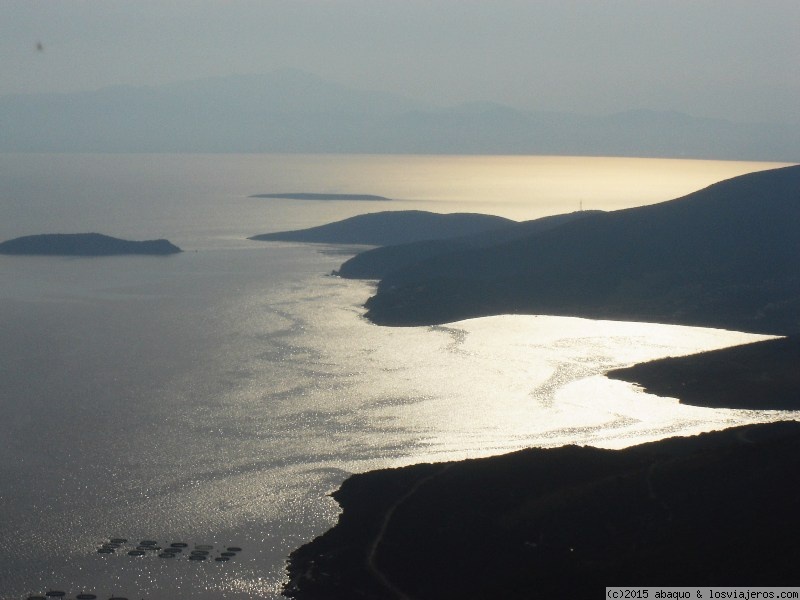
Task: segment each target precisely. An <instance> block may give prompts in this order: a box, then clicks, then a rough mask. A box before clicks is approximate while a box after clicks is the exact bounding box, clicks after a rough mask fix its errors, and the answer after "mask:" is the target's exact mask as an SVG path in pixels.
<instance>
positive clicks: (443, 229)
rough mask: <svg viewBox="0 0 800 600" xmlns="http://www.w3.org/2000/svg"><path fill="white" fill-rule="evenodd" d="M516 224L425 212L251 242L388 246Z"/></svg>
mask: <svg viewBox="0 0 800 600" xmlns="http://www.w3.org/2000/svg"><path fill="white" fill-rule="evenodd" d="M514 223H516V222H515V221H512V220H510V219H504V218H503V217H495V216H491V215H480V214H473V213H453V214H439V213H431V212H426V211H422V210H397V211H384V212H377V213H369V214H366V215H358V216H356V217H350V218H349V219H344V220H342V221H337V222H335V223H329V224H327V225H320V226H319V227H311V228H309V229H301V230H297V231H280V232H276V233H264V234H261V235H254V236H253V237H251V238H249V239H251V240H260V241H286V242H312V243H321V244H365V245H369V246H388V245H391V244H406V243H409V242H418V241H421V240H433V239H445V238H454V237H459V236H464V235H472V234H476V233H481V232H487V231H491V230H494V229H500V228H502V227H507V226H509V225H511V224H514Z"/></svg>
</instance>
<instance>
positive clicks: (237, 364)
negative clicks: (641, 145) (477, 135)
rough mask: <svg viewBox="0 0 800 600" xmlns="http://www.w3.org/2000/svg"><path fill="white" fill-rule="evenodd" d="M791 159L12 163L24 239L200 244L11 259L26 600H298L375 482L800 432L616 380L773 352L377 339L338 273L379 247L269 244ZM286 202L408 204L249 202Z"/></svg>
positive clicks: (270, 158)
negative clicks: (643, 365)
mask: <svg viewBox="0 0 800 600" xmlns="http://www.w3.org/2000/svg"><path fill="white" fill-rule="evenodd" d="M778 166H783V165H779V164H775V163H745V162H723V161H719V162H717V161H699V160H664V159H629V158H600V157H553V156H416V155H397V156H394V155H374V156H373V155H269V154H263V155H260V154H253V155H231V154H226V155H179V154H175V155H170V154H164V155H153V154H96V155H92V154H47V155H37V154H0V240H5V239H10V238H14V237H18V236H22V235H31V234H38V233H80V232H99V233H104V234H107V235H113V236H117V237H122V238H126V239H136V240H141V239H155V238H167V239H169V240H170V241H172V242H173V243H175V244H177V245H178V246H180V247H181V248H182V249H183V252H182V253H180V254H176V255H172V256H166V257H153V256H145V257H136V256H119V257H82V258H75V257H23V256H0V598H2V599H3V600H6V599H14V600H16V599H20V600H21V599H26V598H29V597H36V596H45V594H47V592H51V596H50V597H58V596H53V595H52V592H59V591H60V592H64V594H65V596H64V597H68V598H80V597H83V598H88V597H91V596H90V595H91V594H94V595H96V596H97V597H98V598H103V599H107V598H110V597H112V596H113V597H117V598H129V599H131V600H133V599H146V600H157V599H164V598H178V599H182V598H199V599H208V600H211V599H231V600H232V599H245V598H247V599H250V598H267V599H275V598H279V597H280V592H281V589H282V587H283V585H284V583H285V581H286V573H285V565H286V559H287V557H288V555H289V553H290V552H291V551H292V550H294V549H295V548H297V547H299V546H301V545H302V544H303V543H305V542H307V541H309V540H311V539H313V538H314V537H315V536H318V535H320V534H322V533H323V532H325V531H326V530H327V529H329V528H330V527H332V526H333V525H334V524H335V523H336V520H337V518H338V515H339V508H338V506H337V504H336V503H335V502H334V501H333V500H332V499H331V498H330V497H329V494H330V493H331V492H332V491H334V490H335V489H336V488H337V487H338V486H339V485H340V484H341V483H342V481H343V480H344V479H346V478H347V477H348V476H349V475H351V474H353V473H360V472H364V471H368V470H373V469H383V468H394V467H400V466H403V465H409V464H414V463H420V462H438V461H450V460H461V459H467V458H475V457H483V456H489V455H495V454H500V453H505V452H510V451H514V450H517V449H521V448H525V447H531V446H539V447H556V446H561V445H564V444H579V445H593V446H598V447H603V448H623V447H626V446H630V445H633V444H639V443H642V442H646V441H652V440H657V439H661V438H664V437H668V436H674V435H694V434H697V433H700V432H703V431H709V430H716V429H722V428H726V427H730V426H734V425H739V424H744V423H756V422H766V421H775V420H780V419H795V418H797V416H798V415H797V413H793V412H780V411H742V410H715V409H705V408H697V407H691V406H685V405H681V404H680V403H679V402H678V401H677V400H676V399H674V398H663V397H657V396H653V395H649V394H646V393H644V392H643V391H642V390H641V389H639V388H637V386H635V385H632V384H628V383H624V382H621V381H611V380H608V379H606V378H605V377H604V375H603V374H604V372H606V371H607V370H609V369H612V368H615V367H620V366H625V365H631V364H634V363H637V362H641V361H646V360H651V359H655V358H659V357H665V356H677V355H686V354H691V353H695V352H699V351H703V350H709V349H714V348H722V347H727V346H733V345H737V344H743V343H747V342H751V341H755V340H759V339H764V338H765V337H766V336H759V335H753V334H746V333H741V332H735V331H725V330H719V329H706V328H697V327H680V326H672V325H661V324H652V323H629V322H614V321H595V320H586V319H577V318H562V317H554V316H547V315H530V316H510V315H509V316H495V317H487V318H479V319H470V320H466V321H460V322H456V323H448V324H444V325H441V326H436V327H404V328H387V327H379V326H375V325H372V324H370V323H369V322H368V321H367V320H365V319H364V316H363V315H364V309H363V303H364V302H365V301H366V299H367V298H368V297H369V296H370V295H371V294H372V293H373V290H374V282H369V281H351V280H344V279H340V278H338V277H336V276H333V275H332V274H331V273H332V271H334V270H335V269H337V268H338V266H339V265H340V264H341V263H342V262H343V261H344V260H346V259H347V258H348V257H349V256H352V255H353V254H355V253H357V252H359V251H361V250H362V249H364V248H363V247H362V248H360V247H341V246H327V245H308V244H294V243H278V242H258V241H250V240H248V239H247V238H248V237H249V236H252V235H255V234H260V233H267V232H273V231H283V230H291V229H300V228H305V227H310V226H314V225H320V224H323V223H327V222H331V221H336V220H339V219H343V218H346V217H350V216H353V215H357V214H361V213H366V212H377V211H384V210H403V209H419V210H428V211H434V212H442V213H450V212H482V213H490V214H497V215H501V216H505V217H509V218H512V219H516V220H526V219H534V218H538V217H543V216H546V215H552V214H558V213H565V212H572V211H575V210H581V209H583V210H587V209H602V210H616V209H621V208H626V207H631V206H640V205H644V204H651V203H655V202H660V201H664V200H668V199H671V198H675V197H679V196H682V195H684V194H687V193H690V192H692V191H695V190H697V189H700V188H702V187H705V186H707V185H709V184H711V183H714V182H716V181H719V180H722V179H726V178H729V177H732V176H735V175H739V174H743V173H747V172H751V171H755V170H762V169H768V168H773V167H778ZM281 192H309V193H336V194H348V193H349V194H374V195H380V196H386V197H389V198H392V199H393V200H392V201H391V202H373V201H319V200H313V201H312V200H281V199H265V198H251V197H250V196H252V195H254V194H263V193H281ZM112 539H115V540H118V541H117V542H114V543H112V542H111V540H112ZM142 542H148V543H147V544H142ZM109 544H111V545H109ZM173 544H177V546H172V545H173ZM153 546H155V547H160V548H162V551H160V552H159V551H157V550H152V549H149V548H152V547H153ZM137 547H138V548H143V549H141V550H136V548H137ZM169 547H174V548H176V550H175V551H170V552H166V553H165V552H164V551H163V550H164V549H166V548H169ZM229 548H231V549H233V550H229ZM177 549H180V552H178V551H177ZM129 552H133V553H134V555H131V554H129ZM192 552H194V553H195V554H194V556H204V557H205V558H204V559H191V560H190V559H189V556H190V555H191V553H192ZM203 552H206V554H202V553H203ZM223 553H225V554H227V556H224V555H223ZM136 554H139V555H136ZM159 554H162V555H163V554H171V555H172V556H159ZM217 559H222V560H217ZM224 559H228V560H224ZM81 594H83V596H80V595H81Z"/></svg>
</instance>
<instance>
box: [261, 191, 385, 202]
mask: <svg viewBox="0 0 800 600" xmlns="http://www.w3.org/2000/svg"><path fill="white" fill-rule="evenodd" d="M250 198H284V199H286V200H358V201H374V202H386V201H391V198H386V197H385V196H373V195H371V194H310V193H304V192H285V193H278V194H255V195H253V196H250Z"/></svg>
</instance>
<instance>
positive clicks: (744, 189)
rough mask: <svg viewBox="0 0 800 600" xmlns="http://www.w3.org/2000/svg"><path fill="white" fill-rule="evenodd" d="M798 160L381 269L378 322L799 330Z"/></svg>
mask: <svg viewBox="0 0 800 600" xmlns="http://www.w3.org/2000/svg"><path fill="white" fill-rule="evenodd" d="M798 194H800V166H792V167H784V168H779V169H772V170H768V171H761V172H757V173H750V174H748V175H742V176H740V177H735V178H732V179H728V180H726V181H722V182H720V183H716V184H714V185H712V186H709V187H707V188H705V189H703V190H700V191H697V192H694V193H692V194H689V195H687V196H684V197H682V198H678V199H675V200H670V201H667V202H662V203H659V204H653V205H649V206H642V207H638V208H630V209H625V210H618V211H613V212H607V213H601V214H595V215H590V216H587V217H586V218H582V219H576V220H573V221H571V222H568V223H564V224H562V225H560V226H559V227H556V228H553V229H550V230H548V231H544V232H538V233H536V234H534V235H530V236H526V237H523V238H520V239H516V240H512V241H504V242H501V243H498V244H494V245H491V246H482V247H477V248H468V249H466V250H464V251H461V252H451V253H447V254H443V255H436V256H433V257H431V258H428V259H425V260H422V261H419V262H417V263H415V264H413V265H411V266H407V267H404V268H400V269H398V270H395V271H392V272H390V273H387V274H386V275H384V276H383V277H382V278H381V281H380V284H379V285H378V290H377V294H376V295H375V296H373V297H372V298H370V299H369V301H368V302H367V308H368V309H369V310H368V312H367V315H366V316H367V318H369V319H370V320H372V321H373V322H375V323H377V324H383V325H432V324H441V323H446V322H451V321H457V320H460V319H465V318H470V317H479V316H488V315H495V314H504V313H516V314H547V315H562V316H579V317H588V318H597V319H620V320H627V321H649V322H656V323H674V324H682V325H697V326H707V327H722V328H728V329H738V330H740V331H752V332H759V333H775V334H787V333H794V332H800V316H799V315H800V277H798V276H797V261H798V257H800V202H798Z"/></svg>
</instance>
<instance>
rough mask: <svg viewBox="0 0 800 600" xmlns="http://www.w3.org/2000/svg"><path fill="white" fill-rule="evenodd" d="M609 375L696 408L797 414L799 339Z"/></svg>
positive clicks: (667, 361)
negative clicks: (792, 412)
mask: <svg viewBox="0 0 800 600" xmlns="http://www.w3.org/2000/svg"><path fill="white" fill-rule="evenodd" d="M607 376H608V377H610V378H611V379H622V380H623V381H629V382H631V383H637V384H639V385H641V386H642V387H643V388H644V389H645V391H646V392H648V393H650V394H657V395H659V396H669V397H672V398H679V399H680V401H681V402H682V403H684V404H692V405H694V406H708V407H712V408H744V409H753V410H800V336H797V335H795V336H790V337H788V338H780V339H777V340H767V341H764V342H756V343H754V344H747V345H744V346H737V347H735V348H725V349H722V350H714V351H711V352H703V353H701V354H694V355H692V356H683V357H677V358H664V359H661V360H655V361H652V362H647V363H642V364H638V365H634V366H632V367H628V368H625V369H615V370H613V371H610V372H609V373H607Z"/></svg>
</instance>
